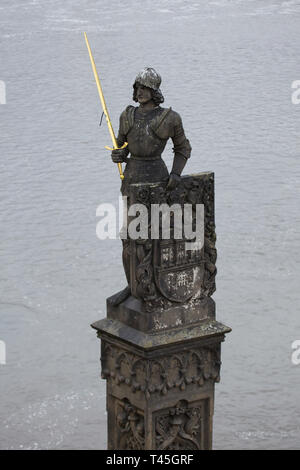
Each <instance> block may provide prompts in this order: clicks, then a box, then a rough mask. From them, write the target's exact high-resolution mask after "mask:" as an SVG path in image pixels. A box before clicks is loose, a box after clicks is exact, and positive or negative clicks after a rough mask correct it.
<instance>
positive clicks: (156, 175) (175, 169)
mask: <svg viewBox="0 0 300 470" xmlns="http://www.w3.org/2000/svg"><path fill="white" fill-rule="evenodd" d="M160 84H161V77H160V75H159V74H158V73H157V72H156V71H155V70H154V69H153V68H145V69H143V70H142V71H141V72H140V73H139V74H138V75H137V77H136V79H135V82H134V84H133V100H134V101H135V102H138V103H139V106H138V107H135V106H128V107H127V108H126V109H125V110H124V111H123V112H122V114H121V116H120V125H119V133H118V137H117V143H118V147H121V146H122V145H123V144H124V143H125V142H128V145H127V147H125V148H124V149H117V150H113V151H112V160H113V162H114V163H123V162H124V163H126V167H125V171H124V180H123V181H122V187H121V192H122V195H123V196H127V197H129V186H130V184H132V183H156V182H159V181H164V180H166V181H168V183H167V190H173V189H174V188H175V187H176V185H177V183H178V182H179V181H180V175H181V173H182V170H183V168H184V166H185V164H186V162H187V159H188V158H189V157H190V154H191V146H190V143H189V141H188V139H187V138H186V136H185V133H184V129H183V126H182V121H181V117H180V115H179V114H178V113H176V112H175V111H173V110H172V108H162V107H161V106H160V104H161V103H163V102H164V97H163V95H162V93H161V90H160V88H159V87H160ZM170 137H171V139H172V141H173V145H174V147H173V152H174V160H173V166H172V170H171V173H170V175H169V172H168V169H167V167H166V165H165V163H164V161H163V160H162V158H161V154H162V152H163V151H164V148H165V146H166V143H167V141H168V139H169V138H170ZM129 154H130V156H129ZM128 203H129V205H130V200H128ZM129 261H130V254H129V240H123V265H124V270H125V274H126V278H127V281H128V286H127V287H126V288H125V289H124V290H123V291H122V292H121V293H120V295H119V296H118V299H116V302H117V303H120V302H121V301H123V300H124V299H125V298H126V297H128V295H130V287H129V284H130V268H129Z"/></svg>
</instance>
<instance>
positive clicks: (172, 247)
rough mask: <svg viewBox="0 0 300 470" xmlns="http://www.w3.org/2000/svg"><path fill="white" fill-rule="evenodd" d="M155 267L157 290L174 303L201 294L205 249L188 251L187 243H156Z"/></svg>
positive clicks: (160, 241) (182, 241)
mask: <svg viewBox="0 0 300 470" xmlns="http://www.w3.org/2000/svg"><path fill="white" fill-rule="evenodd" d="M153 265H154V279H155V284H156V287H157V288H158V290H159V291H160V293H161V294H162V295H163V296H164V297H166V298H167V299H168V300H170V301H171V302H186V301H187V300H189V299H191V298H192V297H194V296H195V295H197V294H200V293H201V284H202V280H203V274H204V269H203V248H201V249H195V248H194V249H192V250H187V249H186V242H185V241H184V240H174V239H173V240H172V239H170V240H156V241H155V242H154V258H153Z"/></svg>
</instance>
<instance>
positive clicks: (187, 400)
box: [92, 301, 230, 450]
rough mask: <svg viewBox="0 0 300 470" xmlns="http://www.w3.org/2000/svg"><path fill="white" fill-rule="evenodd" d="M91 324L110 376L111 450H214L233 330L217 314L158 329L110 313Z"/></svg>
mask: <svg viewBox="0 0 300 470" xmlns="http://www.w3.org/2000/svg"><path fill="white" fill-rule="evenodd" d="M120 310H124V306H122V307H121V308H120ZM108 311H109V301H108ZM123 315H124V312H123ZM92 326H93V327H94V328H95V329H96V330H97V332H98V336H99V337H100V338H101V343H102V344H101V363H102V377H103V378H105V379H106V380H107V414H108V449H109V450H113V449H120V450H125V449H145V450H146V449H152V450H153V449H161V450H163V449H164V450H170V449H182V450H188V449H190V450H192V449H193V450H202V449H203V450H207V449H211V447H212V418H213V410H214V387H215V382H218V381H219V380H220V366H221V359H220V358H221V342H222V341H223V340H224V337H225V334H226V333H228V332H230V328H228V327H226V326H224V325H222V324H221V323H218V322H216V321H215V320H212V319H211V320H206V321H203V322H202V323H201V324H198V325H197V324H196V325H195V324H193V325H190V326H188V325H187V326H184V327H179V328H174V329H171V330H168V331H162V332H159V333H154V334H150V333H145V332H142V331H139V330H136V329H135V328H132V327H130V326H127V325H125V324H124V323H122V322H120V321H118V320H116V319H111V318H107V319H105V320H100V321H98V322H96V323H94V324H93V325H92Z"/></svg>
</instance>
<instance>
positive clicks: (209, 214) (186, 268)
mask: <svg viewBox="0 0 300 470" xmlns="http://www.w3.org/2000/svg"><path fill="white" fill-rule="evenodd" d="M130 200H131V201H132V203H140V204H144V205H145V206H146V207H147V209H148V214H151V204H163V203H167V204H168V205H169V206H171V205H172V204H179V205H180V206H181V207H182V208H183V205H184V204H190V205H192V214H193V224H195V222H196V204H203V205H204V247H203V248H201V249H199V250H194V251H189V250H185V241H186V240H185V239H181V240H177V239H174V234H173V233H172V230H171V236H170V239H169V240H151V239H146V240H143V239H140V240H131V242H130V243H131V253H132V256H131V276H132V279H131V290H132V294H133V295H134V296H136V297H139V298H141V299H142V300H143V301H144V302H145V307H146V310H147V311H154V310H157V309H163V310H165V309H168V308H170V307H172V305H174V303H178V302H181V303H183V302H185V303H187V304H188V305H189V303H191V302H192V303H195V302H197V300H199V299H203V298H204V297H210V296H211V295H212V294H213V292H214V291H215V276H216V266H215V264H216V258H217V252H216V248H215V242H216V234H215V222H214V176H213V174H211V173H208V174H201V175H195V176H186V177H183V178H182V179H181V182H180V183H179V185H178V186H177V188H176V189H175V190H173V191H171V192H166V191H165V188H164V186H163V183H161V184H160V183H157V184H152V185H150V184H141V185H131V196H130ZM182 214H183V211H182ZM193 229H195V226H194V225H193ZM150 230H151V220H150V216H149V233H150Z"/></svg>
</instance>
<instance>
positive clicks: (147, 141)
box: [127, 107, 167, 158]
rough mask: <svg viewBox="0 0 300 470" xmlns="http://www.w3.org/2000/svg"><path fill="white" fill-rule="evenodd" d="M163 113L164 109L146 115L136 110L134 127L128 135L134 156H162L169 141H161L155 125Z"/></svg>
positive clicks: (129, 145)
mask: <svg viewBox="0 0 300 470" xmlns="http://www.w3.org/2000/svg"><path fill="white" fill-rule="evenodd" d="M162 113H163V109H162V108H160V107H158V108H155V109H153V110H151V111H147V112H144V113H143V112H141V111H139V109H138V108H135V110H134V122H133V126H132V128H131V129H130V131H129V133H128V135H127V141H128V148H129V151H130V153H131V155H132V156H134V157H136V158H155V157H157V156H160V155H161V154H162V152H163V150H164V148H165V146H166V142H167V139H161V138H160V137H158V136H157V134H156V133H155V132H154V130H153V127H154V126H153V123H155V122H156V121H157V120H158V119H159V117H160V116H161V115H162Z"/></svg>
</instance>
